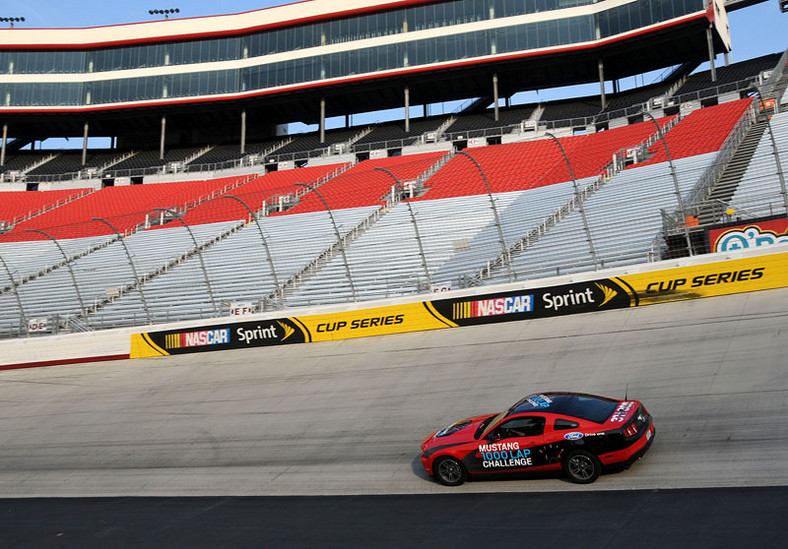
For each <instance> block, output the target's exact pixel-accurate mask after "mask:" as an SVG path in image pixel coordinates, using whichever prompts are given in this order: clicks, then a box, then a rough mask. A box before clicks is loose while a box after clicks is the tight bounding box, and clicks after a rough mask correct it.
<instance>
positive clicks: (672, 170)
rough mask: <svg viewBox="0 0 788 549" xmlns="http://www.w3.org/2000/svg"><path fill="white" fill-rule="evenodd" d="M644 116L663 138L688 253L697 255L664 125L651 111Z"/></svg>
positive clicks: (644, 113)
mask: <svg viewBox="0 0 788 549" xmlns="http://www.w3.org/2000/svg"><path fill="white" fill-rule="evenodd" d="M643 116H646V117H648V119H649V120H651V121H652V122H653V123H654V125H655V126H656V127H657V133H659V138H660V139H661V140H662V144H663V145H664V147H665V154H666V155H667V156H668V163H669V164H670V176H671V177H672V178H673V186H674V187H675V189H676V200H678V203H679V211H680V212H681V225H682V227H683V228H684V239H685V240H686V244H687V253H688V254H689V255H690V257H692V256H693V255H695V254H694V253H693V251H692V239H691V238H690V234H689V228H687V211H686V210H685V209H684V199H683V198H682V197H681V188H680V187H679V180H678V178H677V177H676V166H675V165H674V164H673V157H671V156H670V149H669V148H668V142H667V140H666V139H665V133H664V132H663V131H662V126H660V125H659V122H657V120H656V118H654V117H653V116H651V113H648V112H645V111H643Z"/></svg>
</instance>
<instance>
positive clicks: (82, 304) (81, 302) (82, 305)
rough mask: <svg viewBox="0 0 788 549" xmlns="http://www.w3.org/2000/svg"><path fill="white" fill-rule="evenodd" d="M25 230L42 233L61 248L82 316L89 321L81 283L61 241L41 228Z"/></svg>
mask: <svg viewBox="0 0 788 549" xmlns="http://www.w3.org/2000/svg"><path fill="white" fill-rule="evenodd" d="M25 232H28V233H40V234H42V235H44V236H45V237H47V238H48V239H49V240H51V241H52V242H54V243H55V246H57V249H58V250H60V255H62V256H63V261H64V262H65V264H66V267H68V272H69V274H70V275H71V282H72V284H74V290H75V291H76V292H77V299H78V300H79V308H80V310H81V311H82V316H83V317H84V318H85V321H87V319H88V311H87V309H86V308H85V301H84V300H83V299H82V294H81V293H80V291H79V285H78V284H77V277H76V276H75V275H74V269H72V268H71V261H69V259H68V256H67V255H66V252H65V251H64V250H63V247H62V246H61V245H60V242H58V241H57V239H56V238H55V237H54V236H52V235H51V234H49V233H47V232H45V231H42V230H41V229H26V231H25Z"/></svg>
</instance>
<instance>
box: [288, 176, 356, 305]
mask: <svg viewBox="0 0 788 549" xmlns="http://www.w3.org/2000/svg"><path fill="white" fill-rule="evenodd" d="M296 185H297V186H299V187H306V188H307V189H309V190H310V191H312V192H313V193H315V194H316V195H317V197H318V198H319V199H320V201H321V202H322V203H323V206H324V207H325V208H326V212H328V217H329V218H331V225H333V227H334V235H335V236H336V238H337V243H338V244H339V251H340V252H342V261H343V262H344V263H345V276H346V277H347V280H348V282H349V283H350V291H351V292H352V293H353V301H358V295H357V294H356V286H355V284H353V277H352V276H351V274H350V264H349V263H348V261H347V254H346V253H345V243H344V241H343V240H342V236H341V235H340V234H339V227H338V226H337V222H336V219H334V214H333V213H332V212H331V208H330V207H329V206H328V202H326V199H325V198H324V197H323V195H322V194H321V193H320V191H318V190H317V188H316V187H314V186H312V185H310V184H308V183H296Z"/></svg>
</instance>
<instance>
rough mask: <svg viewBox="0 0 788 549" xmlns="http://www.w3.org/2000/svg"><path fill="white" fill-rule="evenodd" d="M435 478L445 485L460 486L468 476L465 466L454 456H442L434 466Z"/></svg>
mask: <svg viewBox="0 0 788 549" xmlns="http://www.w3.org/2000/svg"><path fill="white" fill-rule="evenodd" d="M432 472H433V474H434V476H435V480H436V481H438V483H440V484H443V485H444V486H459V485H460V484H462V483H463V482H465V481H466V479H467V478H468V472H467V471H466V470H465V466H464V465H463V464H462V463H461V462H460V461H459V460H457V459H455V458H453V457H442V458H439V459H438V460H437V461H435V464H434V465H433V466H432Z"/></svg>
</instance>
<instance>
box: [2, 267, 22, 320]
mask: <svg viewBox="0 0 788 549" xmlns="http://www.w3.org/2000/svg"><path fill="white" fill-rule="evenodd" d="M0 262H2V264H3V268H5V272H6V274H7V275H8V280H10V281H11V289H12V290H13V291H14V296H15V297H16V306H17V307H19V315H20V319H21V321H22V326H20V332H21V328H24V330H25V332H27V316H26V315H25V308H24V307H22V300H21V299H20V298H19V288H18V286H17V283H16V280H14V277H13V276H12V275H11V269H9V268H8V263H6V262H5V259H3V257H2V256H0Z"/></svg>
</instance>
